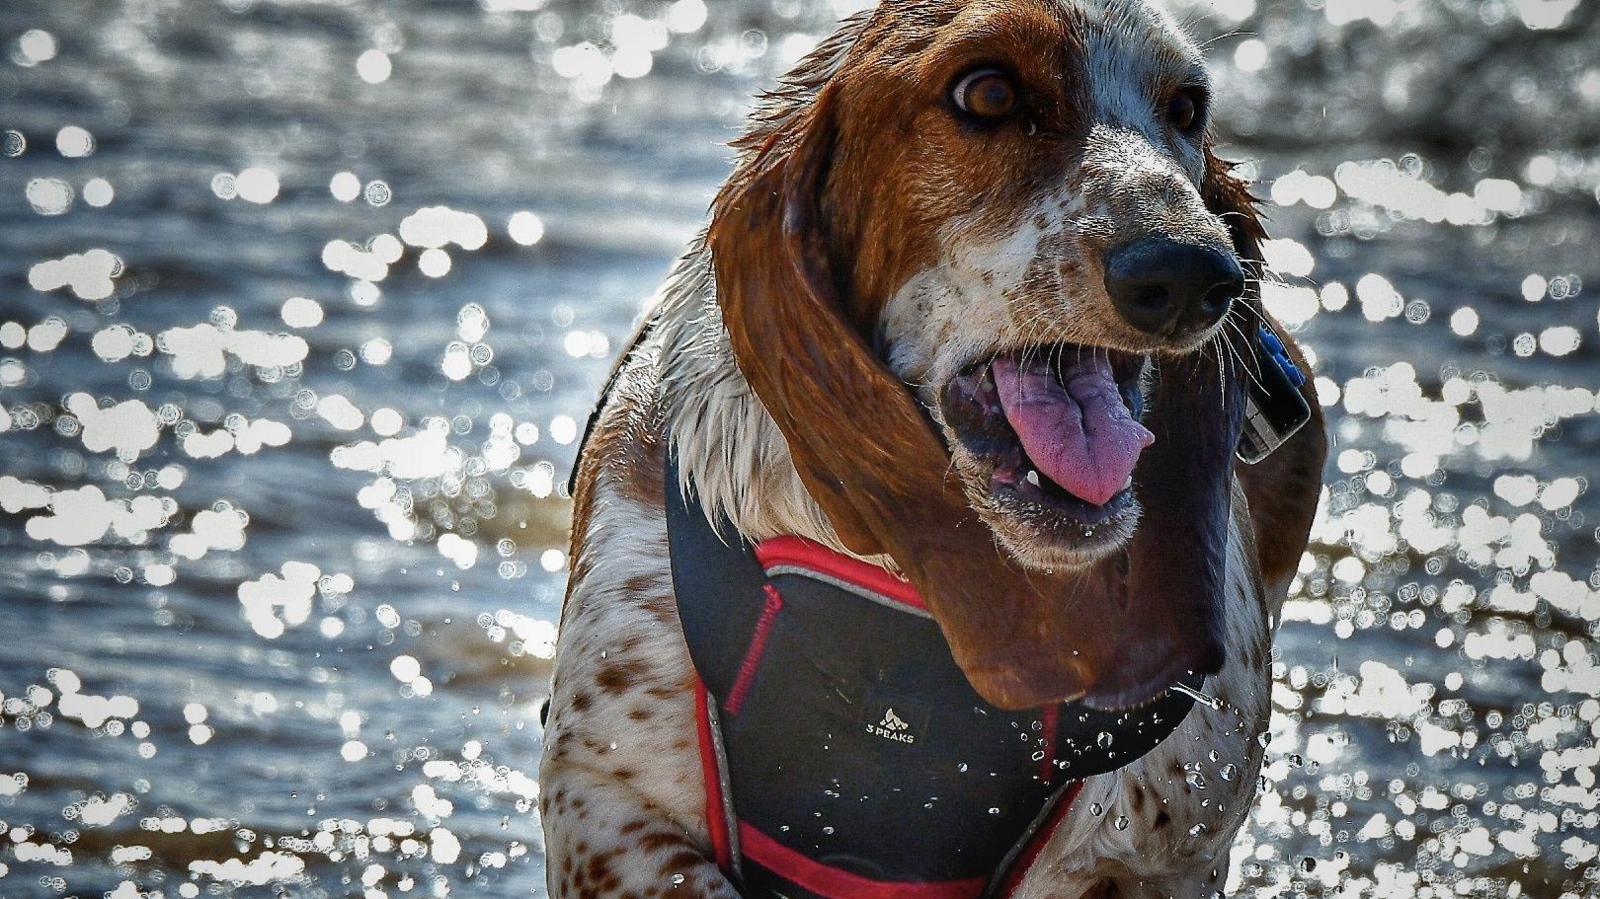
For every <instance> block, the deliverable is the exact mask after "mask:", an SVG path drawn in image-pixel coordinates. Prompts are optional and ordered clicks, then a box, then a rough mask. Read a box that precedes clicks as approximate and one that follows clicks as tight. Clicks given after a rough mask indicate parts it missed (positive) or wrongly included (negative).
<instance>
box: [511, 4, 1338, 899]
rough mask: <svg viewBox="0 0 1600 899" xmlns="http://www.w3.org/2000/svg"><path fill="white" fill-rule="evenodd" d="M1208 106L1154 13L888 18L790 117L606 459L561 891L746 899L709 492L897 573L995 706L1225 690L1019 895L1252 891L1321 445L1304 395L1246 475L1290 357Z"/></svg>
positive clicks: (637, 355)
mask: <svg viewBox="0 0 1600 899" xmlns="http://www.w3.org/2000/svg"><path fill="white" fill-rule="evenodd" d="M1212 106H1213V97H1212V91H1211V86H1210V82H1209V79H1208V78H1207V75H1206V72H1205V69H1204V67H1203V65H1202V60H1201V57H1200V54H1199V52H1198V50H1197V49H1196V47H1195V46H1194V45H1193V43H1191V42H1190V41H1189V40H1188V39H1187V38H1186V37H1185V36H1184V35H1183V34H1182V33H1181V31H1180V30H1179V29H1178V28H1177V27H1176V26H1175V25H1174V24H1173V22H1172V21H1171V20H1170V19H1169V18H1168V17H1167V16H1166V15H1164V14H1163V13H1161V12H1159V11H1157V10H1155V9H1153V8H1151V7H1149V6H1146V5H1144V4H1142V3H1138V2H1132V0H1126V2H1123V0H1025V2H1020V3H1018V2H1008V3H1001V2H981V0H936V2H926V3H911V2H885V3H883V4H882V5H881V6H880V7H879V8H877V9H876V10H872V11H869V12H866V13H863V14H860V15H858V16H855V17H852V18H851V19H849V20H847V21H846V22H845V23H843V26H842V27H841V28H840V29H839V31H838V32H837V33H836V34H834V35H833V36H832V37H830V38H828V39H827V40H825V41H824V42H823V43H822V44H820V45H819V46H818V47H817V49H816V50H815V51H814V52H813V53H812V54H811V55H810V56H808V57H807V58H806V59H805V60H803V61H801V62H800V63H799V64H798V65H797V67H796V68H795V70H794V71H792V72H791V73H790V74H789V75H788V76H787V77H786V78H785V79H784V80H783V82H782V84H781V86H780V87H779V88H778V89H777V90H776V91H775V92H773V93H772V94H771V95H769V96H768V98H767V100H766V102H765V103H764V104H763V106H762V107H761V108H760V110H759V111H758V112H757V113H756V115H755V116H754V118H753V119H752V123H751V126H750V129H749V131H748V133H747V134H746V135H745V136H744V137H743V138H742V139H741V140H740V141H739V142H738V144H737V146H738V147H739V149H740V156H739V160H738V163H737V166H736V169H735V172H734V174H733V175H732V176H731V177H730V179H729V180H728V182H727V183H726V185H725V186H724V188H723V190H722V191H721V193H720V194H719V195H718V198H717V201H716V203H715V205H714V208H713V215H712V220H711V223H710V225H709V226H708V229H707V231H706V232H705V234H704V235H703V238H702V239H701V240H698V241H697V242H696V243H695V245H694V246H693V247H691V249H690V251H689V252H688V253H687V254H686V256H685V257H684V258H683V260H682V261H681V262H680V263H679V265H678V267H677V268H676V270H675V271H674V273H673V275H672V276H671V278H670V280H669V282H668V283H667V285H666V287H665V288H664V290H663V293H662V296H661V298H660V302H659V303H658V304H657V306H656V307H655V309H654V311H653V312H652V313H651V314H650V315H649V316H648V318H647V320H646V321H645V323H644V324H643V326H642V328H641V331H640V333H639V334H638V335H637V336H636V338H635V340H634V341H633V343H632V344H631V346H630V347H629V349H628V350H627V351H626V352H625V353H624V355H623V357H622V358H621V360H620V361H619V362H618V366H617V369H616V371H615V372H614V374H613V377H612V380H611V382H610V384H609V386H608V388H607V391H606V394H605V396H604V397H603V399H602V404H601V407H600V409H599V410H598V412H597V414H596V418H595V419H594V421H593V422H592V427H591V432H590V435H589V438H588V440H587V443H586V446H585V449H584V451H583V454H582V458H581V460H580V465H579V470H578V473H577V476H576V481H575V484H576V489H575V491H574V501H575V517H574V522H573V546H572V553H571V559H572V571H571V579H570V583H569V588H568V594H567V600H566V604H565V607H564V609H563V613H562V621H561V633H560V638H559V643H558V649H557V660H556V674H555V679H554V684H553V688H552V697H551V705H550V719H549V726H548V730H547V732H546V741H545V756H544V761H543V766H542V790H543V792H542V795H541V811H542V814H543V817H544V826H545V832H546V843H547V845H546V849H547V859H548V864H549V874H548V879H549V887H550V892H551V895H552V896H558V897H568V896H584V897H612V896H615V897H622V896H636V897H643V899H653V897H657V896H663V895H667V894H671V893H689V894H693V895H696V896H732V895H736V894H737V889H736V886H735V881H736V880H737V876H736V874H735V872H733V871H732V870H730V867H729V865H728V864H727V863H726V860H725V859H723V861H724V864H721V865H719V863H718V862H719V858H718V851H717V850H718V848H719V847H718V846H715V845H714V843H715V840H714V836H715V834H714V831H715V830H716V825H717V823H718V819H719V817H720V816H721V815H722V811H723V810H721V809H716V808H710V807H708V803H707V799H706V797H707V794H708V787H711V786H712V784H710V783H708V780H709V779H715V778H716V777H717V769H716V767H715V766H714V765H712V766H709V767H708V766H706V765H705V764H704V762H705V755H704V753H703V752H702V749H701V747H700V745H699V743H700V742H701V741H699V740H697V734H696V721H697V720H704V718H703V716H697V713H696V708H695V703H696V684H697V677H696V671H695V669H694V666H693V665H692V664H691V659H690V654H689V651H688V648H687V647H686V645H685V640H684V636H683V632H682V628H681V625H680V617H679V602H680V601H681V600H682V597H676V596H675V592H674V578H673V570H672V560H671V558H670V553H669V546H668V534H667V526H666V497H667V496H668V495H669V491H674V490H676V491H680V492H691V493H692V494H693V495H694V496H695V497H696V498H697V503H698V506H699V508H700V509H702V510H703V512H704V514H705V515H706V516H707V517H708V518H709V519H710V521H712V522H713V523H715V524H716V525H717V526H718V527H721V528H723V529H724V530H725V531H729V532H731V533H729V534H728V537H729V538H730V539H738V540H742V541H747V542H750V543H752V544H754V543H759V542H760V541H765V540H770V539H773V538H786V537H799V538H804V539H805V540H807V541H809V542H810V543H812V544H814V545H816V546H819V547H822V548H825V549H826V550H828V551H831V552H833V553H835V554H838V555H840V556H846V557H849V558H852V559H854V560H857V561H860V562H867V563H871V564H873V565H876V566H879V567H880V568H882V569H884V571H885V572H888V573H889V574H888V576H892V577H895V578H900V579H902V580H903V581H904V582H905V583H906V584H907V589H909V590H913V591H915V592H916V593H917V594H918V596H919V597H920V600H921V601H924V602H925V605H926V609H927V610H928V613H929V614H930V615H931V618H932V619H933V620H934V621H936V622H937V624H938V626H939V628H940V631H941V633H942V635H943V638H944V640H945V642H946V644H947V645H948V647H949V650H950V654H951V658H952V659H953V660H954V663H955V664H956V665H957V666H959V669H960V671H961V672H962V674H963V675H964V676H965V678H966V680H967V681H968V682H970V685H971V687H972V689H973V690H975V691H976V693H977V695H978V696H979V697H981V699H982V701H984V702H987V703H989V704H991V705H992V707H993V708H994V709H996V710H1016V709H1027V708H1034V707H1040V706H1044V705H1051V704H1054V703H1059V702H1062V701H1070V702H1075V703H1081V704H1082V705H1083V707H1084V708H1088V709H1098V710H1106V709H1113V710H1114V709H1128V708H1137V707H1140V706H1143V705H1144V704H1146V703H1148V702H1150V701H1152V700H1153V699H1155V698H1157V697H1158V696H1161V695H1163V694H1164V692H1165V691H1166V689H1167V688H1168V687H1169V686H1170V685H1172V684H1175V683H1178V682H1180V681H1183V680H1185V679H1186V678H1193V679H1198V678H1204V681H1203V684H1202V686H1201V688H1200V690H1199V693H1200V695H1201V696H1202V697H1203V701H1200V702H1197V703H1196V704H1195V705H1194V707H1193V708H1192V709H1191V710H1190V711H1189V712H1188V714H1187V716H1186V717H1184V719H1183V720H1182V723H1181V724H1180V725H1178V726H1177V729H1176V731H1175V732H1174V733H1172V734H1171V736H1169V737H1167V738H1166V739H1165V741H1164V742H1162V743H1161V744H1160V745H1159V746H1157V747H1156V748H1155V749H1154V750H1153V751H1150V752H1149V753H1147V754H1145V755H1144V756H1143V757H1142V758H1139V759H1138V760H1136V761H1133V762H1131V763H1129V764H1127V765H1126V766H1125V767H1122V768H1121V769H1119V770H1116V771H1112V772H1110V773H1105V774H1099V775H1097V776H1094V777H1090V778H1088V779H1087V780H1084V781H1082V782H1081V784H1080V785H1078V786H1077V787H1075V792H1074V798H1073V801H1071V803H1070V807H1065V808H1062V809H1061V810H1060V814H1059V819H1058V820H1057V821H1055V822H1054V823H1053V828H1052V829H1051V830H1050V832H1049V834H1048V839H1047V840H1044V841H1042V844H1041V845H1038V846H1035V847H1033V848H1032V850H1030V854H1029V861H1030V862H1031V864H1029V865H1027V866H1026V869H1025V870H1023V871H1020V872H1019V876H1017V877H1014V878H1012V879H1011V881H1010V882H1008V884H1007V890H1008V891H1009V892H1011V893H1013V894H1017V895H1026V896H1045V895H1050V896H1062V897H1067V896H1080V895H1096V896H1100V895H1118V896H1145V895H1148V896H1209V895H1211V893H1212V891H1215V890H1219V889H1221V888H1222V884H1223V882H1224V880H1225V877H1226V873H1227V869H1228V861H1229V860H1228V847H1229V845H1230V842H1231V838H1232V835H1233V834H1234V832H1235V831H1236V830H1237V828H1238V827H1239V825H1240V824H1241V823H1242V821H1243V820H1244V816H1245V814H1246V812H1247V810H1248V808H1249V805H1250V802H1251V799H1252V797H1253V794H1254V783H1255V774H1256V771H1257V769H1258V767H1259V764H1260V760H1261V751H1262V750H1261V745H1260V743H1259V742H1258V740H1257V738H1258V736H1259V734H1260V733H1261V732H1262V731H1263V730H1264V729H1265V727H1266V722H1267V717H1268V714H1269V702H1268V699H1269V697H1268V690H1269V672H1268V664H1269V662H1268V652H1269V649H1270V643H1271V639H1272V631H1273V625H1274V622H1275V620H1276V619H1275V614H1274V613H1275V610H1276V607H1277V604H1278V603H1279V602H1281V600H1282V598H1283V596H1284V594H1285V592H1286V590H1287V588H1288V585H1289V582H1290V580H1291V578H1292V577H1293V575H1294V572H1295V567H1296V565H1297V563H1298V561H1299V559H1300V556H1301V554H1302V552H1303V550H1304V547H1305V542H1306V535H1307V532H1308V530H1309V526H1310V522H1311V518H1312V516H1313V513H1314V508H1315V504H1316V498H1317V492H1318V488H1319V486H1320V480H1319V479H1320V473H1321V468H1322V461H1323V457H1324V455H1325V452H1326V445H1325V440H1324V437H1323V435H1322V429H1321V417H1320V413H1318V412H1317V411H1316V405H1315V398H1314V395H1313V394H1312V393H1311V391H1310V390H1309V388H1303V393H1304V399H1305V400H1306V401H1307V403H1308V404H1309V406H1310V408H1311V410H1312V420H1311V422H1310V424H1309V426H1307V427H1304V428H1302V429H1300V430H1299V431H1298V432H1296V433H1295V434H1294V436H1293V437H1291V438H1289V439H1288V441H1287V442H1286V443H1284V444H1283V445H1282V446H1281V447H1279V448H1278V449H1277V451H1276V452H1275V453H1274V454H1273V455H1271V456H1270V457H1268V458H1267V459H1266V460H1265V461H1263V462H1261V463H1260V464H1257V465H1253V466H1243V465H1237V464H1236V463H1235V458H1234V450H1235V447H1236V445H1237V444H1238V441H1239V439H1240V431H1241V428H1242V427H1243V423H1242V419H1243V416H1244V409H1245V408H1246V406H1247V401H1246V397H1247V395H1248V394H1249V391H1250V389H1251V385H1252V383H1253V382H1255V381H1256V378H1257V374H1258V371H1259V365H1260V360H1261V359H1262V358H1263V357H1262V355H1261V353H1260V350H1259V346H1258V341H1259V340H1260V339H1263V338H1258V336H1257V335H1259V334H1262V333H1270V334H1272V335H1273V336H1271V337H1269V338H1265V339H1271V340H1276V339H1277V337H1276V335H1277V333H1278V332H1277V331H1276V329H1275V328H1273V327H1272V325H1271V323H1270V321H1269V319H1268V318H1267V317H1266V315H1265V313H1264V312H1263V311H1262V309H1261V308H1260V304H1259V298H1258V296H1257V292H1256V291H1255V289H1254V285H1255V283H1256V281H1255V277H1256V276H1257V275H1258V267H1259V259H1260V254H1259V248H1258V241H1259V239H1260V238H1261V229H1260V225H1259V223H1258V221H1257V218H1256V215H1255V212H1254V208H1253V205H1252V202H1251V199H1250V197H1249V194H1248V192H1247V190H1246V188H1245V186H1244V185H1243V184H1242V183H1241V182H1240V181H1239V180H1237V179H1236V178H1235V177H1234V176H1233V175H1232V174H1230V167H1229V166H1228V165H1227V164H1226V163H1224V162H1222V161H1221V160H1219V159H1218V158H1217V156H1216V155H1215V154H1214V153H1213V152H1212V148H1211V143H1210V137H1209V128H1208V125H1209V122H1210V118H1211V107H1212ZM1279 356H1280V357H1281V358H1282V359H1284V360H1285V364H1286V365H1289V364H1298V366H1299V367H1300V368H1301V369H1303V368H1304V367H1305V360H1304V359H1303V358H1302V357H1301V356H1300V354H1299V352H1298V350H1297V349H1296V348H1294V347H1293V345H1292V343H1291V344H1289V345H1288V346H1287V348H1284V349H1282V350H1281V351H1279ZM669 455H670V457H671V458H672V459H673V460H674V461H673V464H672V465H671V466H670V471H669V465H668V461H667V460H668V457H669ZM882 636H883V635H876V634H871V635H869V634H862V635H861V639H863V640H867V639H881V638H882ZM713 700H715V697H713ZM885 720H887V718H886V719H885ZM899 723H901V724H903V723H904V722H903V721H902V722H899ZM891 724H893V722H891ZM913 776H914V775H913ZM713 792H714V791H713ZM730 875H734V876H730ZM923 886H925V885H922V884H910V885H908V884H906V883H903V882H898V881H897V882H892V883H891V882H887V881H875V880H873V879H871V878H870V877H866V878H862V879H858V880H852V881H848V882H847V884H846V885H845V886H840V885H839V882H837V881H834V880H827V879H826V878H824V879H819V880H816V881H814V882H812V883H811V885H810V886H808V887H807V888H806V891H807V892H813V893H816V894H819V895H826V896H829V897H830V899H843V897H844V896H846V895H857V894H867V893H870V894H873V895H888V894H889V893H894V895H896V896H900V895H902V894H904V895H905V896H906V897H910V896H912V895H913V894H915V895H921V893H920V892H918V890H920V889H922V887H923ZM940 895H941V896H943V895H946V894H940ZM949 895H952V896H953V895H955V894H949Z"/></svg>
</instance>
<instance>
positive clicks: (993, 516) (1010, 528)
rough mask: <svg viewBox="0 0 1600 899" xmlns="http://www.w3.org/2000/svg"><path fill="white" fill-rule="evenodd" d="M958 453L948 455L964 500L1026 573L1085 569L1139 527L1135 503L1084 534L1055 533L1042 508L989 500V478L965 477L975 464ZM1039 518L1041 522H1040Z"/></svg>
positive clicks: (991, 495) (1112, 551)
mask: <svg viewBox="0 0 1600 899" xmlns="http://www.w3.org/2000/svg"><path fill="white" fill-rule="evenodd" d="M963 455H964V451H962V450H961V449H960V448H959V447H957V448H956V449H955V450H954V451H953V467H954V468H955V470H956V472H957V473H958V476H959V477H961V479H962V480H963V482H964V486H965V489H966V494H967V501H968V502H969V503H970V504H971V506H972V508H973V511H975V512H977V513H978V518H979V520H981V521H982V522H983V523H984V525H985V526H987V527H988V528H989V530H990V531H992V532H993V533H994V538H995V541H996V542H997V543H999V545H1000V548H1001V549H1003V550H1004V551H1005V553H1006V555H1007V556H1009V557H1010V558H1011V559H1012V560H1013V561H1015V562H1016V563H1017V564H1018V565H1021V566H1022V567H1023V568H1026V569H1028V570H1030V571H1038V572H1048V573H1057V572H1073V571H1079V570H1085V569H1088V568H1090V567H1092V566H1094V564H1095V563H1097V562H1100V561H1101V560H1103V559H1105V558H1106V557H1108V556H1111V555H1113V554H1115V553H1117V552H1120V551H1121V550H1122V549H1123V548H1125V547H1126V546H1127V545H1128V542H1129V541H1130V540H1132V539H1133V534H1134V532H1135V531H1136V530H1137V529H1138V527H1139V519H1140V516H1141V513H1142V511H1143V510H1142V509H1141V508H1140V506H1139V501H1138V500H1137V499H1131V500H1130V501H1129V504H1128V507H1127V508H1126V509H1125V510H1124V511H1123V512H1121V513H1119V515H1118V516H1117V517H1116V518H1114V519H1112V520H1111V521H1108V522H1106V523H1104V524H1102V525H1099V526H1098V527H1096V528H1095V529H1094V530H1093V531H1092V532H1091V533H1090V534H1089V535H1087V536H1086V535H1084V534H1083V532H1082V531H1078V532H1076V533H1070V534H1068V533H1061V532H1060V528H1058V527H1052V525H1053V524H1056V522H1054V521H1051V520H1049V518H1050V513H1049V512H1048V511H1046V510H1038V511H1037V512H1035V511H1033V510H1030V509H1027V508H1026V504H1025V503H1020V502H1008V501H1005V500H1002V499H1000V498H998V497H996V496H995V494H994V493H993V492H992V491H991V490H989V489H987V487H986V486H985V487H982V488H980V487H978V486H977V484H979V483H983V484H985V485H987V483H988V481H989V478H981V479H980V478H979V477H977V476H976V475H975V474H972V475H969V474H968V471H970V470H971V469H972V468H973V467H975V466H976V463H973V462H971V461H963ZM1040 519H1045V520H1040Z"/></svg>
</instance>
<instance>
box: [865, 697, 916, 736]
mask: <svg viewBox="0 0 1600 899" xmlns="http://www.w3.org/2000/svg"><path fill="white" fill-rule="evenodd" d="M910 731H911V725H909V724H907V723H906V722H905V719H903V718H901V717H900V716H899V715H896V714H895V711H894V707H893V706H890V707H888V708H886V709H884V710H883V719H882V720H880V721H879V722H878V723H877V724H868V725H867V733H869V734H872V735H873V736H875V737H882V738H884V739H885V740H893V741H894V742H896V743H907V744H910V743H915V742H917V737H916V735H915V734H913V733H911V732H910Z"/></svg>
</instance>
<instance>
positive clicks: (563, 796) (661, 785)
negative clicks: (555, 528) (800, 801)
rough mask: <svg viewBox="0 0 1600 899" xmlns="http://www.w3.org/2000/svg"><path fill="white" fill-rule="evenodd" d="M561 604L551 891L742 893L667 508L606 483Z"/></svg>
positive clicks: (550, 747) (612, 897) (548, 766)
mask: <svg viewBox="0 0 1600 899" xmlns="http://www.w3.org/2000/svg"><path fill="white" fill-rule="evenodd" d="M597 493H599V495H598V496H596V497H595V498H594V499H593V501H592V503H591V504H590V506H589V508H590V509H592V510H593V515H592V517H591V518H590V519H589V520H588V527H586V528H585V529H584V530H585V532H584V534H583V538H582V539H581V540H580V541H579V542H578V550H577V552H576V554H575V564H574V566H573V574H572V582H571V587H570V589H569V591H568V595H567V602H566V605H565V607H564V608H563V610H562V616H561V618H562V621H561V633H560V637H559V640H558V643H557V649H556V670H555V678H554V681H553V684H552V687H551V695H550V710H549V718H548V725H547V727H546V730H545V739H544V758H543V761H542V764H541V765H540V813H541V814H542V815H543V817H544V832H545V863H546V869H547V873H546V877H547V881H548V885H549V891H550V896H551V899H629V897H631V899H662V897H673V899H677V897H704V899H732V897H734V896H736V895H737V894H736V893H735V891H734V889H733V887H732V886H731V885H730V884H729V883H728V881H727V879H726V878H725V877H724V876H723V875H722V873H721V872H720V871H719V870H718V869H717V867H716V865H715V864H714V863H713V862H712V861H711V859H710V849H709V836H708V832H707V829H706V819H705V793H704V790H705V785H704V782H703V778H702V776H701V773H700V756H699V745H698V743H697V742H696V739H695V717H694V693H693V689H692V685H693V671H692V668H691V665H690V662H689V653H688V649H687V647H686V646H685V645H684V642H683V635H682V632H681V629H680V627H679V624H678V616H677V607H676V605H675V603H674V602H673V596H672V576H671V573H670V567H669V565H670V563H669V561H668V557H667V546H666V539H667V537H666V526H665V523H664V520H663V518H662V515H661V512H660V510H659V509H655V510H651V509H649V508H648V507H646V506H645V505H644V504H642V503H640V502H638V501H636V500H633V499H629V498H627V497H625V496H621V495H618V494H616V493H613V492H612V491H597Z"/></svg>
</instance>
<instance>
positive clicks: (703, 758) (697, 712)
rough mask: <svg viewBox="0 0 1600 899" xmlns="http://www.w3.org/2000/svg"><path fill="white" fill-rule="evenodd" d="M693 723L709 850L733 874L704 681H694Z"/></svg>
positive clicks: (724, 868)
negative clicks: (704, 790) (696, 740)
mask: <svg viewBox="0 0 1600 899" xmlns="http://www.w3.org/2000/svg"><path fill="white" fill-rule="evenodd" d="M694 723H695V730H696V731H697V732H698V733H699V735H700V773H701V775H702V776H704V777H705V781H706V826H707V829H708V830H710V831H711V850H712V854H713V855H715V856H716V861H717V867H718V868H721V869H722V872H723V873H724V874H726V873H729V872H731V871H732V870H733V847H732V846H731V845H730V844H729V842H728V806H727V804H726V803H725V802H724V801H723V798H722V769H721V766H720V765H719V764H718V761H717V744H716V741H715V740H714V739H713V738H712V736H711V706H710V701H709V696H708V694H707V693H706V684H705V681H703V680H701V679H700V678H699V677H698V676H697V677H695V679H694Z"/></svg>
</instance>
